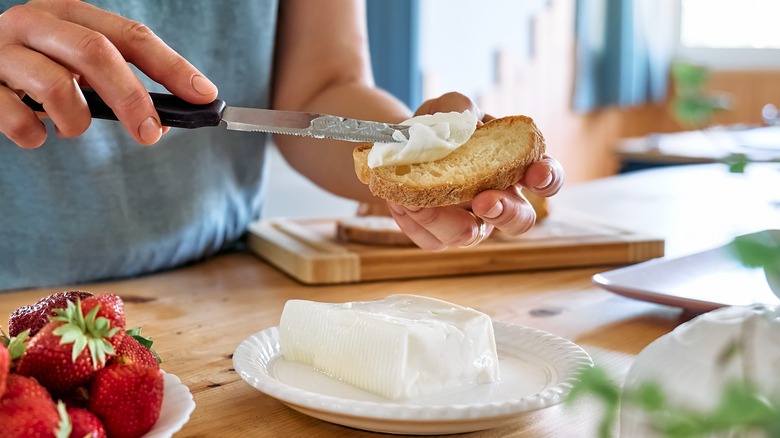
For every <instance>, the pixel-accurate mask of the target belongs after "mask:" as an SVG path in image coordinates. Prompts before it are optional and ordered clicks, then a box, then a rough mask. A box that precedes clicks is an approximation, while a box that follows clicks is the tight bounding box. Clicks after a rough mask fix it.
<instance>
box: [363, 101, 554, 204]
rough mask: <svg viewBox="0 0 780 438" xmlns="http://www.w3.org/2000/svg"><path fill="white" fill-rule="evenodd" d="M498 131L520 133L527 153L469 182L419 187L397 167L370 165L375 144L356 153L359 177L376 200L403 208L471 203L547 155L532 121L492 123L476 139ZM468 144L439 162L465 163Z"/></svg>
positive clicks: (512, 119)
mask: <svg viewBox="0 0 780 438" xmlns="http://www.w3.org/2000/svg"><path fill="white" fill-rule="evenodd" d="M494 130H501V131H505V130H516V131H517V133H518V135H519V136H520V137H519V138H517V141H518V142H523V143H524V146H525V147H524V148H523V153H522V154H520V155H518V156H516V157H513V159H512V160H511V161H507V162H504V163H500V164H499V165H496V166H493V167H491V168H490V169H488V171H485V172H481V174H479V175H471V178H470V179H469V180H463V179H462V178H460V179H458V178H451V177H449V176H447V175H443V176H442V177H441V178H438V179H437V181H435V182H434V183H426V184H416V183H415V182H414V181H408V180H404V179H403V178H397V177H395V175H394V174H395V170H394V168H395V167H396V166H383V167H378V168H374V169H371V168H369V167H368V162H367V159H368V152H369V150H370V149H371V147H372V145H371V144H361V145H359V146H358V147H357V148H355V150H354V152H353V158H354V162H355V173H356V174H357V176H358V179H360V181H361V182H363V183H364V184H367V185H368V187H369V189H370V190H371V193H373V194H374V196H377V197H379V198H382V199H385V200H388V201H392V202H395V203H398V204H402V205H407V206H414V207H425V208H427V207H443V206H447V205H455V204H460V203H463V202H466V201H470V200H471V199H473V198H474V197H475V196H476V195H477V194H479V193H480V192H483V191H485V190H504V189H506V188H507V187H509V186H511V185H512V184H515V183H516V182H517V181H519V180H520V178H521V177H522V176H523V174H524V173H525V171H526V169H527V168H528V166H530V165H531V163H533V162H535V161H538V160H540V159H541V158H542V156H543V155H544V152H545V143H544V137H543V136H542V133H541V132H540V131H539V129H538V128H537V127H536V125H535V124H534V122H533V120H532V119H531V118H529V117H526V116H510V117H503V118H500V119H495V120H492V121H490V122H488V123H486V124H484V125H482V126H480V127H479V128H478V129H477V131H476V132H475V133H474V135H473V136H472V138H474V137H475V136H479V137H482V138H483V139H484V138H485V136H490V135H492V133H491V131H494ZM523 134H524V135H523ZM469 141H471V140H469ZM467 144H468V142H467V143H466V144H464V145H463V146H461V147H460V148H458V149H456V150H455V151H454V152H452V153H451V154H450V155H448V156H446V157H444V158H442V159H441V160H439V161H440V162H444V161H447V160H449V161H452V162H453V163H454V162H457V160H462V159H464V157H463V154H464V153H465V152H463V151H465V150H467V148H466V147H465V146H466V145H467ZM426 164H427V163H420V164H412V165H409V166H412V167H415V166H418V167H419V166H421V168H422V169H425V166H426Z"/></svg>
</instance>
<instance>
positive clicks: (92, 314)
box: [16, 302, 124, 396]
mask: <svg viewBox="0 0 780 438" xmlns="http://www.w3.org/2000/svg"><path fill="white" fill-rule="evenodd" d="M82 308H83V307H80V306H78V305H76V304H74V303H72V302H69V303H68V306H67V307H66V308H65V309H64V310H62V309H59V310H57V316H56V317H54V318H52V320H51V322H49V323H48V324H46V325H45V326H44V327H43V329H41V330H40V331H39V332H38V333H37V334H36V335H35V336H34V337H33V338H32V339H31V340H30V342H29V344H28V345H27V350H26V352H25V353H24V356H23V357H22V358H21V360H20V361H19V363H18V364H17V366H16V372H17V373H19V374H21V375H24V376H31V377H35V378H36V379H38V381H39V382H40V383H41V384H42V385H43V386H44V387H46V389H48V390H49V391H50V392H52V393H53V394H56V395H58V396H59V395H62V394H65V393H68V392H70V391H71V390H73V389H74V388H76V387H78V386H81V385H85V384H86V383H87V382H89V380H90V379H92V377H93V376H94V375H95V373H96V372H97V371H98V370H99V369H101V368H103V367H104V366H105V363H106V359H107V356H109V355H113V354H114V347H113V345H112V344H111V342H110V340H111V339H112V338H113V337H116V336H124V332H122V329H121V328H120V327H112V326H111V323H110V322H109V320H108V319H106V318H103V317H98V316H97V315H98V313H99V312H100V310H101V306H98V305H97V303H96V305H94V307H92V308H90V309H89V313H87V315H86V316H85V315H84V314H83V313H82ZM117 339H120V338H117ZM117 343H118V342H117Z"/></svg>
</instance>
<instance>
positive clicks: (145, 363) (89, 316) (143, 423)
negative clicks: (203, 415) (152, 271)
mask: <svg viewBox="0 0 780 438" xmlns="http://www.w3.org/2000/svg"><path fill="white" fill-rule="evenodd" d="M126 324H127V322H126V319H125V314H124V304H123V302H122V299H121V298H120V297H119V296H118V295H114V294H110V293H102V294H96V295H93V294H92V293H89V292H85V291H66V292H59V293H55V294H52V295H49V296H47V297H44V298H42V299H41V300H39V301H38V302H36V303H34V304H31V305H29V306H22V307H20V308H18V309H16V310H15V311H14V312H13V313H11V316H10V317H9V320H8V333H7V334H6V333H4V332H3V331H2V330H0V436H2V437H9V438H11V437H26V436H41V437H49V436H51V437H85V436H91V437H93V438H100V437H108V438H115V437H116V438H141V437H144V438H150V437H168V436H171V435H172V434H173V433H174V432H176V431H178V430H179V429H181V427H182V426H183V425H184V424H185V423H186V422H187V420H188V419H189V416H190V414H191V413H192V411H193V409H194V408H195V403H194V401H193V399H192V394H191V393H190V392H189V389H188V388H187V387H186V386H185V385H183V384H182V383H181V381H180V380H179V378H178V377H176V376H175V375H173V374H170V373H165V372H164V371H163V370H162V369H161V368H160V362H161V361H160V358H159V357H158V356H157V354H156V353H155V352H154V350H152V348H151V345H152V342H151V339H149V338H145V337H143V336H141V333H140V328H132V329H128V328H127V327H126Z"/></svg>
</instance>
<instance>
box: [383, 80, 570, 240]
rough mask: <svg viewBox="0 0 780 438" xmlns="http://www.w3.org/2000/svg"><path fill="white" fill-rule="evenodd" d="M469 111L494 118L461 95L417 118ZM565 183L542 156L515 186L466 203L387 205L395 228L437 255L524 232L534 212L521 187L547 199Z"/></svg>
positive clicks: (430, 104)
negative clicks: (494, 234) (491, 237)
mask: <svg viewBox="0 0 780 438" xmlns="http://www.w3.org/2000/svg"><path fill="white" fill-rule="evenodd" d="M467 109H468V110H470V111H474V112H475V113H476V114H477V118H478V119H479V120H482V121H483V122H487V121H489V120H491V119H493V117H491V116H488V115H485V114H484V113H482V112H481V111H480V110H479V108H477V107H476V105H475V104H474V102H472V101H471V100H470V99H469V98H467V97H466V96H464V95H462V94H459V93H448V94H445V95H443V96H441V97H439V98H437V99H432V100H429V101H426V102H425V103H423V104H422V105H421V106H420V108H419V109H418V110H417V112H416V113H415V115H420V114H432V113H435V112H447V111H459V112H462V111H465V110H467ZM563 181H564V172H563V168H562V167H561V165H560V163H558V161H556V160H555V159H553V158H551V157H548V156H545V157H544V158H542V160H540V161H537V162H535V163H533V164H531V166H530V167H529V168H528V169H527V170H526V172H525V174H524V175H523V177H522V178H521V179H520V181H518V182H517V183H516V184H515V185H513V186H511V187H509V188H507V189H506V190H487V191H485V192H482V193H480V194H478V195H477V196H476V197H475V198H474V199H473V200H471V202H468V203H466V204H462V205H458V206H449V207H438V208H412V207H405V206H402V205H400V204H395V203H392V202H388V207H389V209H390V214H391V215H392V216H393V218H394V219H395V221H396V222H397V223H398V226H399V227H400V228H401V230H402V231H403V232H404V233H406V235H408V236H409V238H411V239H412V241H414V243H416V244H417V245H418V246H419V247H420V248H422V249H425V250H430V251H440V250H444V249H447V248H452V247H465V246H473V245H476V244H478V243H479V242H480V241H481V240H483V239H484V238H486V237H487V236H488V235H490V233H491V232H492V231H493V230H494V229H496V228H498V229H499V230H501V231H502V232H504V233H507V234H509V235H520V234H522V233H525V232H526V231H528V230H529V229H531V227H532V226H533V225H534V223H535V222H536V213H535V212H534V209H533V207H532V206H531V204H530V203H529V202H528V200H527V199H526V198H525V197H524V196H523V195H522V193H521V188H522V187H525V188H526V189H528V190H530V191H531V192H533V193H535V194H537V195H540V196H543V197H549V196H552V195H554V194H556V193H558V191H559V190H560V189H561V187H562V186H563ZM483 223H484V225H482V224H483Z"/></svg>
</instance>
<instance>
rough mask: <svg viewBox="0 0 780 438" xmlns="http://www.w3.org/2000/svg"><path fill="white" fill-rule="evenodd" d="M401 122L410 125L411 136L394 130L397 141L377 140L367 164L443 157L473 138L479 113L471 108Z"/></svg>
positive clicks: (387, 163) (410, 161) (424, 160)
mask: <svg viewBox="0 0 780 438" xmlns="http://www.w3.org/2000/svg"><path fill="white" fill-rule="evenodd" d="M401 124H402V125H405V126H409V138H406V137H405V136H404V134H403V133H402V132H400V131H395V133H394V134H393V139H395V140H397V142H396V143H374V146H373V147H372V148H371V151H370V152H369V153H368V167H370V168H374V167H379V166H391V165H392V166H397V165H401V164H415V163H426V162H429V161H436V160H440V159H442V158H444V157H446V156H447V155H449V154H450V153H452V151H454V150H455V149H457V148H458V147H459V146H460V145H462V144H463V143H465V142H466V140H468V139H469V137H471V135H472V134H473V133H474V131H475V130H476V129H477V115H476V114H475V113H473V112H471V111H468V110H466V111H464V112H462V113H459V112H454V111H453V112H449V113H436V114H426V115H422V116H417V117H412V118H411V119H409V120H406V121H404V122H402V123H401Z"/></svg>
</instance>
